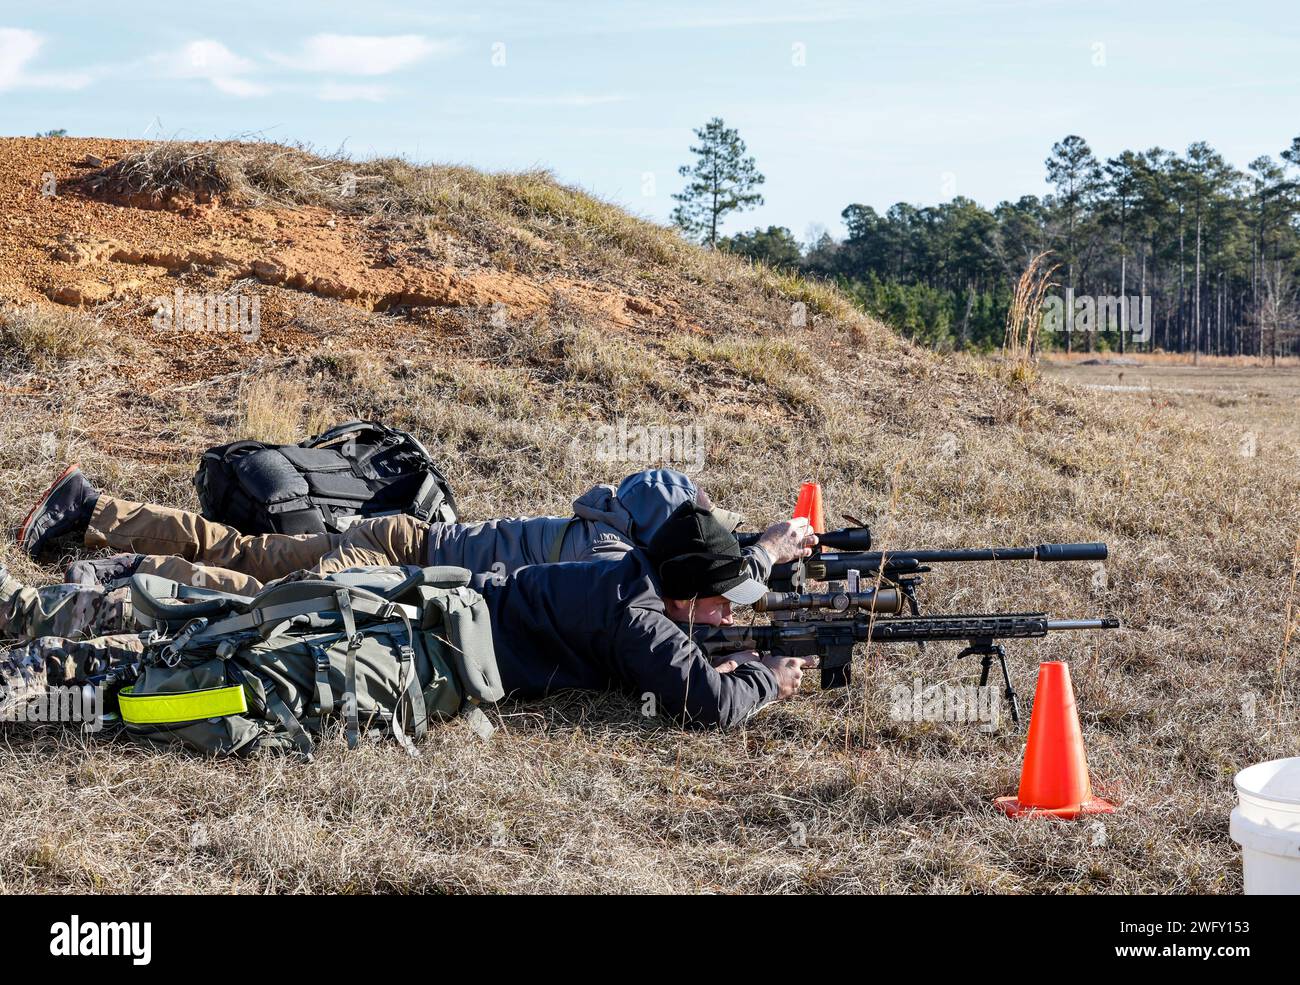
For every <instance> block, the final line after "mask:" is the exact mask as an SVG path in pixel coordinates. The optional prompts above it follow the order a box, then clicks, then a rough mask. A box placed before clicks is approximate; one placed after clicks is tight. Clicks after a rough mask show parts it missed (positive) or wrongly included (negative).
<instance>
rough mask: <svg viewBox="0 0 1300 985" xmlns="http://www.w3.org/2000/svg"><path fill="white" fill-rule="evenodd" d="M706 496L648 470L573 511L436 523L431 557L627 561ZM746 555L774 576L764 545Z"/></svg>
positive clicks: (493, 566) (512, 562)
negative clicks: (686, 505) (684, 505)
mask: <svg viewBox="0 0 1300 985" xmlns="http://www.w3.org/2000/svg"><path fill="white" fill-rule="evenodd" d="M698 494H699V490H698V488H697V487H696V485H695V483H694V482H692V481H691V480H690V478H688V477H687V476H686V475H684V474H682V473H681V472H677V471H675V470H673V469H646V470H645V471H642V472H636V473H633V474H632V475H629V476H628V477H627V478H625V479H624V480H623V481H622V482H621V483H619V484H618V486H617V487H615V486H612V485H608V484H605V485H599V486H593V487H592V488H591V489H589V490H588V491H587V492H585V493H583V494H582V495H581V496H579V497H578V498H577V499H576V500H574V501H573V516H572V517H561V516H543V517H515V518H508V519H501V520H487V521H485V522H483V523H434V524H430V525H429V540H428V547H427V554H426V561H425V563H426V564H430V565H439V564H450V565H456V566H457V567H462V568H468V569H469V570H470V571H472V572H474V573H475V574H481V573H496V574H502V575H504V574H509V573H510V572H512V571H516V570H518V569H519V568H523V567H527V566H529V565H534V564H547V563H551V562H556V561H599V560H619V559H621V558H622V557H623V555H624V554H626V553H627V552H628V551H630V550H632V549H633V548H634V547H644V546H645V544H647V543H648V542H649V541H650V538H651V537H653V536H654V534H655V531H657V530H658V529H659V527H660V525H661V524H663V522H664V521H665V520H667V519H668V517H669V516H670V515H671V514H672V512H673V510H675V509H677V507H678V506H680V505H681V504H682V503H687V502H692V501H694V500H695V499H696V497H697V496H698ZM745 553H746V556H747V557H748V558H749V559H750V570H751V573H752V574H753V575H754V577H756V578H759V579H760V580H763V581H766V580H767V576H768V574H769V573H770V572H771V559H770V558H769V557H768V556H767V555H766V554H765V553H764V552H763V551H761V550H758V549H756V548H750V549H747V550H746V552H745Z"/></svg>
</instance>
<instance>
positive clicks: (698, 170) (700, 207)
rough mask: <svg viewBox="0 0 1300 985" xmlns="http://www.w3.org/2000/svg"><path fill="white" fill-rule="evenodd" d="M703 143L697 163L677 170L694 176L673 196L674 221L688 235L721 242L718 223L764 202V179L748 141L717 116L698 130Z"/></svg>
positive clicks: (697, 152)
mask: <svg viewBox="0 0 1300 985" xmlns="http://www.w3.org/2000/svg"><path fill="white" fill-rule="evenodd" d="M695 136H696V137H697V138H699V141H700V143H699V146H697V147H692V148H691V153H692V154H694V155H695V163H694V164H683V165H682V166H681V167H680V168H678V169H677V173H678V174H680V175H681V176H682V177H683V178H688V179H690V180H689V181H688V182H687V185H686V187H685V188H684V189H683V190H682V191H681V192H680V193H678V194H676V195H674V196H673V199H674V200H675V201H677V202H679V203H680V204H679V205H678V206H677V208H675V209H673V215H672V220H673V222H674V223H676V224H677V225H678V226H679V227H681V229H682V230H684V231H685V232H686V234H687V235H688V236H696V237H699V238H700V240H701V242H703V243H705V244H706V245H708V246H711V247H712V246H717V244H718V226H719V224H720V223H721V221H722V219H723V217H724V216H726V215H727V214H728V213H731V212H737V211H740V210H742V209H748V208H753V207H754V206H756V205H762V204H763V196H762V195H760V194H759V193H758V192H756V191H755V190H754V189H755V188H757V187H758V186H759V185H761V184H762V183H763V181H764V178H763V176H762V175H761V174H759V172H758V167H757V165H756V164H755V162H754V159H753V158H752V157H746V156H745V142H744V141H743V140H741V139H740V134H739V133H738V132H737V131H736V130H732V129H729V128H728V127H727V125H726V124H725V123H723V122H722V119H721V118H720V117H716V116H715V117H714V118H713V119H711V120H710V121H709V122H708V123H706V124H705V125H704V126H703V127H701V128H700V129H698V130H696V131H695Z"/></svg>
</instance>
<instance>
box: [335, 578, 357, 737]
mask: <svg viewBox="0 0 1300 985" xmlns="http://www.w3.org/2000/svg"><path fill="white" fill-rule="evenodd" d="M334 598H335V600H336V603H337V605H338V610H339V615H340V616H342V617H343V632H345V633H347V637H348V655H347V662H346V663H345V664H344V670H343V720H344V722H345V723H346V724H345V728H346V730H347V737H348V748H349V749H355V748H356V747H357V743H358V742H359V741H360V736H361V725H360V722H359V721H358V719H357V650H358V649H360V647H361V634H360V633H358V632H357V622H356V619H355V618H353V615H352V593H351V592H349V591H348V590H347V589H346V588H340V589H338V590H337V591H335V593H334Z"/></svg>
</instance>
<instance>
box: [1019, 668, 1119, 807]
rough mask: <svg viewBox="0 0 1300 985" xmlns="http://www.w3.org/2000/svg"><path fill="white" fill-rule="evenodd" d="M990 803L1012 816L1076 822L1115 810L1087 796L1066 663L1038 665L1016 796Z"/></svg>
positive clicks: (1089, 789) (1084, 763) (1089, 792)
mask: <svg viewBox="0 0 1300 985" xmlns="http://www.w3.org/2000/svg"><path fill="white" fill-rule="evenodd" d="M994 803H995V804H997V806H998V807H1000V808H1001V809H1002V810H1004V811H1006V813H1008V814H1009V815H1011V816H1012V817H1022V816H1024V815H1033V814H1047V815H1050V816H1052V817H1065V818H1075V817H1079V816H1080V815H1081V814H1109V813H1111V812H1112V811H1113V810H1114V809H1115V805H1114V804H1110V803H1107V802H1106V801H1104V800H1097V799H1096V798H1094V797H1093V795H1092V784H1091V782H1089V780H1088V760H1087V757H1086V756H1085V755H1084V752H1083V732H1082V731H1081V730H1080V728H1079V712H1078V709H1076V708H1075V705H1074V686H1073V685H1072V684H1071V683H1070V667H1069V665H1068V664H1066V663H1062V662H1061V661H1049V662H1046V663H1041V664H1039V665H1038V689H1037V690H1036V691H1035V692H1034V710H1033V714H1032V715H1031V716H1030V718H1029V740H1028V742H1027V744H1026V746H1025V762H1024V766H1023V767H1022V768H1021V770H1020V791H1019V794H1018V795H1017V796H1015V797H998V798H997V799H996V800H995V801H994Z"/></svg>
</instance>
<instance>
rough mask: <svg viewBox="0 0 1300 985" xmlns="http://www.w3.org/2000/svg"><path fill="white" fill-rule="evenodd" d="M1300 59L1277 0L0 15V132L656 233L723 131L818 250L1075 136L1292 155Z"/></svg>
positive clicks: (32, 9) (131, 7)
mask: <svg viewBox="0 0 1300 985" xmlns="http://www.w3.org/2000/svg"><path fill="white" fill-rule="evenodd" d="M1298 54H1300V11H1298V10H1297V8H1296V7H1295V6H1294V4H1282V3H1277V4H1272V3H1251V2H1233V3H1222V2H1220V3H1200V2H1184V3H1157V2H1148V3H1143V2H1139V0H1128V2H1123V3H1115V2H1110V0H1086V2H1085V0H1075V2H1072V3H1057V2H1050V0H1047V2H1044V0H1037V2H1013V0H1006V2H974V0H972V2H965V3H962V2H947V0H945V2H924V0H923V2H915V3H903V2H899V3H893V4H883V3H876V2H872V3H833V2H825V3H822V2H811V3H793V2H782V3H774V2H768V0H748V2H744V3H716V2H705V0H699V2H695V3H678V2H675V0H659V2H654V3H519V2H515V3H496V2H481V3H464V2H462V3H455V4H453V3H413V2H396V0H365V2H349V3H326V2H315V3H313V2H303V0H277V2H265V0H264V2H260V3H247V2H242V0H231V2H226V3H221V4H210V5H199V4H189V5H187V4H183V3H175V2H165V3H164V2H152V0H122V2H121V3H118V4H110V5H99V6H92V5H85V4H71V3H62V2H49V3H44V4H40V5H37V4H32V3H22V4H17V3H13V2H12V0H0V109H2V110H3V112H2V113H0V125H2V126H3V132H4V133H6V134H16V135H24V134H26V135H30V134H33V133H35V132H36V131H38V130H45V129H51V128H65V129H67V130H68V131H69V132H70V133H71V134H73V135H74V136H91V135H95V136H114V137H140V136H146V135H148V136H158V135H163V136H176V137H185V138H190V137H193V138H210V137H228V136H232V135H237V134H244V133H260V134H263V135H265V136H267V137H270V138H273V139H281V140H302V141H306V142H308V143H311V144H313V145H316V146H318V147H320V148H323V149H329V150H332V149H336V148H338V147H339V146H341V145H342V146H344V147H345V148H346V149H347V150H348V151H349V152H350V153H351V154H353V155H355V156H361V157H365V156H369V155H372V154H402V155H405V156H408V157H412V158H415V159H418V160H436V161H443V162H458V163H465V164H470V165H473V166H475V167H480V168H486V169H519V168H527V167H533V166H543V167H547V168H550V169H551V170H553V171H554V172H555V173H556V174H557V175H558V176H559V177H560V178H561V179H563V180H565V181H567V182H570V183H573V184H577V185H580V186H582V187H584V188H586V189H588V190H590V191H593V192H595V193H596V194H598V195H600V196H601V197H603V198H606V199H610V200H613V201H616V202H619V203H620V204H622V205H625V206H627V207H628V208H630V209H632V210H633V211H635V212H637V213H640V214H642V215H647V216H650V217H652V218H655V219H660V220H664V219H666V218H667V216H668V214H669V212H670V211H671V209H672V206H673V202H672V200H671V197H670V196H671V195H672V193H673V192H675V191H677V190H678V189H679V188H680V186H681V179H680V178H679V177H678V176H677V173H676V168H677V165H679V164H681V163H683V162H684V161H686V160H687V158H688V152H687V147H688V145H689V144H690V143H691V141H692V134H691V130H692V128H694V127H696V126H699V125H700V124H702V123H703V122H704V121H705V120H706V119H708V118H709V117H711V116H714V115H719V116H722V117H723V118H724V119H726V121H727V122H728V123H729V124H730V125H732V126H735V127H737V128H738V129H739V130H740V132H741V135H742V137H744V139H745V140H746V142H747V143H748V144H749V149H750V152H751V153H752V154H754V155H755V156H756V157H757V159H758V163H759V167H760V169H761V170H762V171H763V172H764V173H765V174H766V175H767V183H766V185H764V187H763V189H762V190H763V193H764V196H765V197H766V200H767V201H766V204H765V205H764V206H762V207H761V208H759V209H756V210H753V211H751V212H748V213H745V214H743V215H741V216H738V217H736V218H733V219H732V220H731V221H730V223H729V226H728V228H729V230H731V231H734V230H736V229H748V228H752V227H754V226H756V225H760V224H761V225H764V226H765V225H768V224H778V225H785V226H788V227H790V228H791V229H792V230H793V231H794V232H795V234H796V235H797V236H799V237H800V238H803V237H804V236H805V235H806V233H807V231H808V229H809V227H810V225H811V224H813V223H820V224H821V225H823V226H825V227H826V228H828V229H829V230H830V231H831V232H832V233H833V234H839V233H840V232H841V231H842V226H841V223H840V220H839V213H840V210H841V209H843V207H844V206H845V205H847V204H849V203H850V202H855V201H856V202H865V203H867V204H870V205H873V206H875V207H876V208H879V209H884V208H887V207H888V206H889V205H890V204H892V203H893V202H896V201H910V202H914V203H919V204H931V203H934V202H937V201H941V200H944V199H947V198H951V197H952V196H953V195H955V194H960V195H965V196H968V197H970V198H974V199H975V200H977V201H979V202H981V203H984V204H986V205H993V204H995V203H996V202H997V201H999V200H1001V199H1004V198H1014V197H1017V196H1019V195H1021V194H1026V193H1041V192H1043V191H1044V190H1045V186H1044V177H1043V159H1044V158H1045V157H1046V156H1047V153H1048V151H1049V150H1050V148H1051V145H1052V143H1053V142H1054V141H1056V140H1059V139H1060V138H1061V137H1063V136H1065V135H1066V134H1068V133H1079V134H1081V135H1082V136H1084V137H1085V138H1086V139H1087V140H1088V141H1089V142H1090V143H1091V144H1092V146H1093V149H1094V150H1095V151H1096V152H1097V153H1098V154H1099V155H1103V156H1105V155H1110V154H1114V153H1117V152H1118V151H1120V150H1121V149H1123V148H1126V147H1131V148H1135V149H1138V148H1144V147H1149V146H1152V145H1155V144H1159V145H1161V146H1165V147H1169V148H1174V149H1179V150H1181V149H1184V148H1185V147H1186V146H1187V144H1188V143H1189V142H1191V141H1193V140H1201V139H1204V140H1208V141H1209V142H1210V143H1211V144H1212V145H1213V146H1215V147H1216V148H1217V149H1219V150H1220V152H1222V153H1223V154H1224V155H1225V156H1226V157H1227V158H1228V159H1229V160H1230V161H1232V162H1233V163H1234V164H1236V165H1237V166H1238V167H1244V166H1245V165H1246V164H1247V163H1248V162H1249V161H1250V160H1252V159H1253V158H1255V157H1256V156H1258V155H1260V154H1271V155H1273V156H1274V157H1276V156H1277V154H1278V152H1279V151H1280V150H1281V149H1282V148H1284V147H1286V146H1288V145H1289V144H1290V142H1291V139H1292V138H1293V137H1295V136H1297V135H1300V113H1297V112H1296V110H1297V107H1300V57H1297V56H1298Z"/></svg>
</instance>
